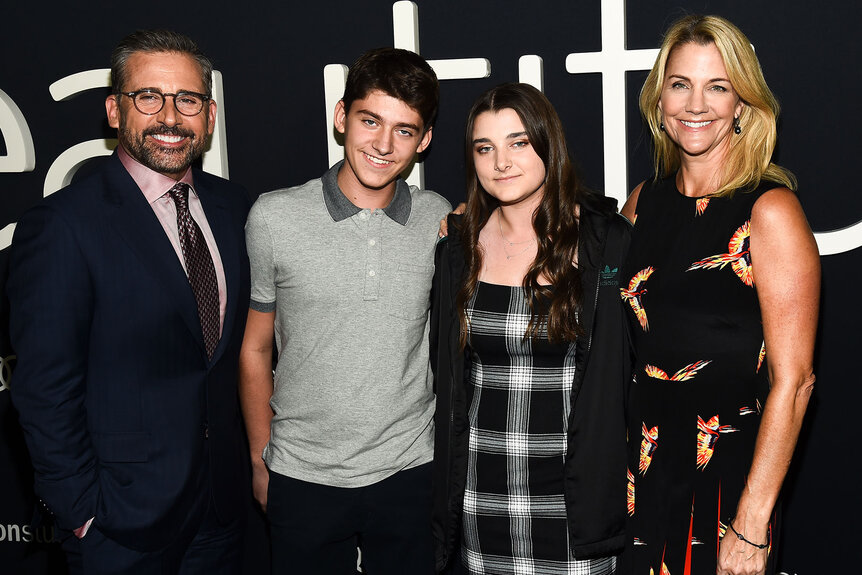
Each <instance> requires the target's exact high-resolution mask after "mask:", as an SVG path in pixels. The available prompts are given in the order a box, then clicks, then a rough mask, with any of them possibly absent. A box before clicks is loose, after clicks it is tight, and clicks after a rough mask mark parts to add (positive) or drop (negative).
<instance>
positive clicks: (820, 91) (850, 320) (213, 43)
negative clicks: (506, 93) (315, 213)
mask: <svg viewBox="0 0 862 575" xmlns="http://www.w3.org/2000/svg"><path fill="white" fill-rule="evenodd" d="M76 4H77V5H76V6H74V7H72V6H71V3H69V4H67V5H65V6H63V7H62V8H49V7H47V6H46V4H44V3H39V2H32V1H27V0H6V1H5V2H4V3H3V7H2V14H0V90H2V91H3V92H5V94H6V95H7V97H8V98H9V99H11V100H12V101H14V103H15V105H16V106H17V108H19V109H20V112H21V114H22V115H23V118H24V119H25V121H26V125H27V127H28V130H29V133H30V134H31V135H32V139H33V142H34V150H35V167H34V169H32V170H31V171H23V172H22V171H17V170H18V169H17V168H12V169H13V170H16V171H9V170H10V168H5V170H6V171H5V173H4V168H2V164H0V206H2V207H0V230H3V229H4V228H5V229H6V231H7V232H8V231H9V230H10V229H11V228H7V225H9V224H13V223H14V222H15V221H16V220H17V219H18V217H19V216H20V214H21V213H22V212H23V211H24V210H25V209H27V208H28V207H30V206H32V205H33V204H35V203H36V202H38V201H39V200H40V198H41V197H42V195H43V186H44V182H45V179H46V174H47V172H48V168H49V167H50V166H51V165H52V163H53V162H54V161H55V160H56V158H57V157H58V156H60V154H62V153H63V152H64V151H66V150H67V149H69V148H70V147H72V146H74V145H76V144H78V143H80V142H84V141H87V140H93V139H101V138H111V137H113V134H112V132H111V130H110V129H109V128H108V126H107V123H106V120H105V113H104V104H103V102H104V98H105V95H106V94H107V90H106V89H94V90H89V91H86V92H83V93H81V94H79V95H77V96H75V97H73V98H70V99H68V100H66V101H59V102H57V101H54V99H53V98H52V97H51V95H50V93H49V91H48V87H49V86H50V85H51V84H52V83H54V82H55V81H57V80H60V79H61V78H64V77H67V76H69V75H72V74H74V73H77V72H81V71H86V70H93V69H99V68H106V67H108V65H109V54H110V52H111V49H112V48H113V46H114V45H115V44H116V42H117V41H118V40H119V39H120V38H121V37H123V36H124V35H126V34H127V33H128V32H130V31H132V30H134V29H137V28H153V27H170V28H174V29H177V30H179V31H182V32H184V33H187V34H188V35H190V36H192V37H193V38H195V39H196V40H198V42H199V43H200V45H201V47H202V48H203V50H204V51H205V52H206V53H207V54H209V55H210V56H211V57H212V58H213V60H214V61H215V64H216V68H217V69H218V70H219V71H221V73H222V75H223V84H224V96H223V98H222V102H220V104H221V107H220V109H219V113H220V114H223V116H224V119H225V127H226V132H223V136H226V141H227V160H228V165H229V170H230V177H231V179H233V180H235V181H237V182H239V183H241V184H243V185H245V186H246V187H247V189H248V190H249V192H250V193H251V194H252V195H257V194H258V193H260V192H263V191H266V190H270V189H273V188H276V187H281V186H286V185H295V184H299V183H302V182H304V181H306V180H308V179H311V178H314V177H317V176H319V175H320V174H321V173H322V172H323V171H324V170H325V169H326V167H327V166H328V157H327V147H326V137H327V133H328V131H329V130H330V129H331V128H330V126H329V124H328V120H327V118H328V117H329V114H330V113H331V110H328V109H327V107H326V106H325V104H324V80H323V69H324V66H325V65H327V64H332V63H340V64H349V63H350V62H352V61H353V60H354V59H355V58H356V56H358V55H359V54H360V53H361V52H362V51H364V50H365V49H368V48H371V47H376V46H382V45H392V44H393V8H392V6H393V3H392V2H389V1H382V0H366V1H365V2H361V3H360V2H348V1H347V0H334V1H327V0H324V1H313V2H303V3H297V2H290V1H288V2H282V3H278V5H275V3H272V5H269V4H270V3H255V2H225V1H223V0H216V1H213V2H209V3H184V2H174V3H167V4H164V3H163V4H157V3H145V4H140V3H137V4H136V3H122V2H90V3H76ZM416 4H418V26H419V43H420V46H419V48H420V50H419V51H420V53H421V54H422V55H424V56H425V57H426V58H428V59H431V60H442V59H461V58H486V59H487V60H488V61H489V63H490V76H488V77H486V78H480V79H466V80H445V81H443V82H442V87H441V97H442V102H441V108H440V118H439V121H438V124H437V126H436V128H435V131H434V140H433V143H432V145H431V148H430V151H429V152H428V153H426V154H425V156H424V160H425V162H424V170H425V183H426V187H428V188H430V189H433V190H435V191H437V192H440V193H441V194H443V195H444V196H446V197H448V198H449V199H450V200H452V201H453V203H454V202H457V201H460V200H461V199H462V197H463V159H462V156H463V151H462V150H463V144H462V140H463V133H462V131H463V123H464V118H465V116H466V112H467V110H468V108H469V106H470V104H471V103H472V100H473V99H474V98H475V97H476V96H477V95H478V94H479V93H480V92H481V91H482V90H484V89H486V88H488V87H490V86H492V85H495V84H498V83H501V82H505V81H514V80H518V79H519V76H518V59H519V57H520V56H522V55H527V54H535V55H539V56H541V58H542V59H543V63H544V65H543V72H544V90H545V93H546V94H547V95H548V97H549V98H550V99H551V101H552V102H554V104H555V105H556V107H557V109H558V110H559V112H560V116H561V117H562V120H563V122H564V125H565V128H566V131H567V136H568V138H569V141H570V144H571V149H572V152H573V154H574V156H575V159H576V161H577V163H578V164H579V166H580V167H581V168H582V171H583V173H584V177H585V180H586V182H587V183H588V184H589V186H590V187H593V188H595V189H598V190H605V179H606V178H605V173H606V169H607V170H609V171H610V172H613V173H620V174H625V180H624V182H625V184H624V185H622V186H620V185H618V186H610V187H611V188H614V189H607V190H606V192H607V193H608V194H610V195H614V196H615V197H622V195H624V188H626V189H630V188H631V187H633V186H634V185H636V184H637V183H638V182H639V181H640V180H642V179H644V178H646V177H648V176H649V174H650V171H651V170H650V159H649V158H650V155H649V146H648V134H647V132H646V131H645V130H644V129H643V127H642V124H641V121H640V117H639V114H638V112H637V92H638V90H639V88H640V85H641V83H642V82H643V80H644V78H645V77H646V72H645V71H642V70H636V69H635V70H631V71H628V72H626V74H625V94H626V99H625V102H624V105H623V106H621V107H620V108H619V109H615V108H604V107H603V105H602V102H603V97H605V96H606V94H603V87H607V86H609V85H611V84H612V76H611V75H603V74H602V73H601V72H592V73H583V74H571V73H568V72H567V71H566V63H565V62H566V56H567V55H569V54H572V53H585V52H599V51H602V50H604V51H605V55H604V56H602V57H601V58H600V59H599V63H600V64H599V68H597V69H599V70H602V71H606V72H608V71H610V70H611V68H613V66H614V65H615V63H618V62H619V61H621V60H620V58H621V56H619V55H618V56H613V55H612V54H610V51H611V50H612V49H617V50H619V49H622V46H621V45H612V44H613V42H611V41H610V38H611V36H612V35H611V33H610V32H612V31H613V30H614V28H616V29H617V30H619V31H620V35H621V36H623V37H624V44H625V48H626V49H627V50H630V51H636V50H643V49H655V48H657V47H658V44H659V41H660V34H661V32H662V30H663V29H664V28H665V27H666V26H667V25H668V24H669V23H670V22H671V21H673V20H674V19H675V18H676V17H678V16H680V15H682V14H683V13H686V12H700V13H715V14H720V15H723V16H725V17H727V18H729V19H731V20H732V21H733V22H735V23H736V24H737V25H739V26H740V27H741V28H742V29H743V30H744V31H745V32H746V33H747V34H748V36H749V38H750V39H751V41H752V43H753V44H754V46H755V48H756V50H757V53H758V56H759V57H760V60H761V63H762V66H763V69H764V72H765V74H766V79H767V81H768V82H769V84H770V87H771V88H772V89H773V91H774V92H775V93H776V95H777V96H778V98H779V99H780V101H781V103H782V106H783V113H782V116H781V122H780V141H779V148H778V152H777V157H778V160H779V162H780V163H781V164H783V165H785V166H787V167H788V168H790V169H791V170H793V171H794V172H795V173H796V175H797V176H798V178H799V183H800V199H801V201H802V204H803V206H804V208H805V211H806V213H807V214H808V217H809V221H810V222H811V225H812V228H813V229H814V230H815V232H818V233H822V232H827V231H831V230H836V229H840V228H846V227H849V226H853V225H854V224H856V223H857V222H859V221H860V220H862V195H860V194H859V192H858V191H857V190H856V187H857V186H856V185H855V178H854V177H852V175H851V172H852V171H854V168H855V160H856V159H857V158H858V157H859V156H860V151H862V150H860V143H859V142H860V140H859V138H858V137H855V136H856V132H857V129H856V128H855V121H856V118H855V116H856V115H857V114H856V113H855V111H856V110H855V109H856V108H857V106H858V102H857V100H858V96H859V94H860V93H862V73H860V72H859V70H860V68H859V62H860V61H862V43H860V41H859V40H858V32H857V28H858V22H859V20H860V16H862V14H860V10H859V8H858V7H857V6H856V4H855V3H851V2H847V3H818V4H817V5H816V7H815V6H813V5H812V4H811V3H810V2H806V1H804V0H786V1H784V2H778V1H775V0H773V1H771V2H767V1H760V0H749V1H747V2H738V1H734V0H723V1H706V0H697V1H696V0H689V1H685V0H677V1H659V0H654V1H648V2H647V1H643V2H628V3H626V2H624V0H589V1H587V0H534V1H533V2H525V1H524V0H494V1H484V2H483V1H478V0H436V1H428V0H419V1H418V2H416ZM833 4H834V5H833ZM839 4H840V5H839ZM603 14H604V16H605V22H604V24H603V22H602V20H603ZM614 14H620V15H622V16H624V18H622V17H620V18H616V17H613V18H612V17H611V16H612V15H614ZM622 58H623V59H625V57H622ZM618 92H619V90H617V93H618ZM0 96H2V94H0ZM0 105H2V102H0ZM606 110H607V111H606ZM5 114H6V115H5V116H3V111H0V118H4V117H5V118H7V119H6V120H5V123H4V124H0V130H2V131H3V138H0V156H2V155H4V154H10V155H12V156H14V155H17V154H19V153H20V152H21V150H20V149H19V147H16V146H17V145H15V144H10V139H13V138H11V137H10V135H11V131H12V130H13V128H12V127H11V126H12V124H11V123H10V122H9V120H8V117H9V114H8V111H6V112H5ZM620 122H623V123H624V124H625V126H626V127H627V135H626V136H625V138H621V137H620V136H619V133H618V134H617V135H614V134H608V133H606V132H608V130H609V129H608V128H607V127H608V126H610V125H611V124H614V123H616V124H619V123H620ZM605 138H608V140H609V141H610V140H611V139H613V138H616V140H617V144H618V149H619V150H620V152H619V153H613V154H610V153H609V154H608V157H604V156H605V153H604V152H603V144H602V143H603V141H604V139H605ZM2 160H3V158H2V157H0V161H2ZM3 237H4V236H3V234H2V232H0V239H2V238H3ZM818 240H819V241H820V242H821V251H822V252H823V253H825V251H830V252H836V253H834V254H832V255H824V257H823V259H822V262H823V296H822V316H821V317H822V319H821V326H820V337H819V345H818V351H817V356H816V366H815V367H816V370H817V375H818V380H817V385H816V388H815V393H814V396H813V400H812V402H811V405H810V407H809V414H808V417H807V421H806V424H805V426H804V429H803V433H802V438H801V440H800V444H799V446H798V448H797V453H796V457H795V460H794V462H793V465H792V469H791V473H790V476H789V478H788V481H787V483H786V486H785V490H784V500H785V510H786V513H785V515H784V519H785V522H784V526H783V529H782V536H783V537H782V546H781V548H780V551H779V552H780V562H779V565H780V567H781V569H782V570H783V571H785V572H786V573H788V574H800V575H801V574H806V575H808V574H812V575H813V574H821V573H845V572H856V571H857V570H858V561H857V560H856V557H857V556H858V555H859V553H858V551H857V548H858V545H859V537H860V535H862V533H860V529H859V527H858V526H857V525H856V523H855V521H853V520H852V517H853V516H854V515H855V513H856V507H857V505H858V502H859V492H858V487H857V485H856V482H857V481H859V475H860V471H862V466H860V464H859V463H858V459H856V457H855V453H854V447H853V446H854V445H855V442H856V437H857V436H856V433H855V432H856V431H857V425H858V418H857V415H856V410H857V409H858V406H859V405H860V400H862V391H860V389H862V388H860V385H859V376H858V375H857V374H856V369H855V368H854V367H853V366H854V365H855V360H853V357H854V354H853V352H854V351H855V350H851V342H854V341H856V342H858V339H859V338H858V336H853V335H852V334H853V333H855V331H856V329H857V324H858V322H859V320H860V319H862V318H860V315H862V314H860V312H859V307H858V303H857V302H858V301H859V299H858V297H859V296H858V287H857V286H858V285H859V284H860V282H862V273H860V269H859V268H860V264H862V259H860V254H862V250H860V249H858V247H857V246H859V245H862V231H860V229H859V228H854V230H851V231H849V232H848V233H847V234H846V235H845V236H844V238H843V239H840V240H839V241H837V242H835V243H832V244H828V246H829V247H828V250H824V246H826V245H827V243H825V242H827V241H828V239H827V236H825V235H824V236H819V237H818ZM7 245H8V241H6V242H5V243H3V242H2V241H0V289H2V287H3V285H4V284H5V278H6V266H7V259H8V258H7V255H8V250H7V249H4V248H5V247H6V246H7ZM6 306H7V304H6V302H5V298H0V358H2V364H0V378H2V379H0V429H2V437H0V486H2V493H0V571H2V572H4V573H39V574H41V573H62V572H63V568H62V565H61V563H58V562H57V553H56V546H55V545H54V544H51V543H47V544H46V543H44V541H46V540H49V541H50V539H51V537H52V532H51V530H50V528H44V527H43V528H37V527H34V526H32V524H31V518H32V503H33V495H32V492H31V489H30V485H31V481H32V477H31V471H30V469H29V464H28V462H27V458H26V450H25V449H24V447H23V443H22V439H21V435H20V432H19V431H18V427H17V421H16V416H15V412H14V410H13V409H12V407H11V405H10V403H9V393H7V386H8V385H9V384H10V380H11V376H12V372H13V371H14V351H13V350H12V349H11V347H10V345H9V342H8V336H7V333H6V322H7V310H6ZM842 406H843V407H842ZM854 422H857V424H854ZM842 454H843V455H842ZM249 513H250V516H251V518H252V531H251V533H252V536H251V537H250V538H249V542H248V548H249V550H250V551H251V558H250V559H249V570H248V571H249V572H254V573H265V572H266V571H267V570H268V568H267V563H266V561H265V559H264V557H263V556H264V555H265V553H266V545H267V541H266V534H265V530H264V527H263V523H262V521H261V520H260V517H259V515H258V514H256V512H255V511H254V510H253V509H250V512H249Z"/></svg>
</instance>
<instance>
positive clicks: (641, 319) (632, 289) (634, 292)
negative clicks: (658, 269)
mask: <svg viewBox="0 0 862 575" xmlns="http://www.w3.org/2000/svg"><path fill="white" fill-rule="evenodd" d="M654 271H655V270H654V269H653V267H652V266H649V267H646V268H644V269H642V270H641V271H639V272H638V273H636V274H635V276H634V277H633V278H632V279H631V281H629V287H628V289H625V288H620V297H622V298H623V301H626V300H628V302H629V305H631V306H632V310H633V311H634V312H635V317H637V318H638V323H639V324H641V328H643V330H644V331H649V321H647V316H646V309H645V308H644V307H643V301H642V300H641V296H642V295H643V294H645V293H646V292H647V290H646V288H644V287H642V286H643V284H644V283H645V282H646V281H647V280H648V279H649V277H650V276H651V275H652V273H653V272H654Z"/></svg>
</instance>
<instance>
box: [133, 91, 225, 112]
mask: <svg viewBox="0 0 862 575" xmlns="http://www.w3.org/2000/svg"><path fill="white" fill-rule="evenodd" d="M117 95H118V96H127V97H129V98H131V99H132V102H133V103H134V104H135V108H136V109H137V110H138V112H140V113H141V114H146V115H148V116H152V115H153V114H158V113H159V112H161V111H162V108H164V107H165V99H166V98H167V97H168V96H171V97H172V98H173V99H174V106H176V108H177V112H179V113H180V114H182V115H183V116H197V115H198V114H200V113H201V110H203V109H204V104H205V103H206V102H207V101H209V99H210V97H209V96H204V95H203V94H198V93H197V92H185V91H183V92H177V93H176V94H162V93H161V92H159V91H158V90H151V89H148V88H145V89H143V90H137V91H135V92H117Z"/></svg>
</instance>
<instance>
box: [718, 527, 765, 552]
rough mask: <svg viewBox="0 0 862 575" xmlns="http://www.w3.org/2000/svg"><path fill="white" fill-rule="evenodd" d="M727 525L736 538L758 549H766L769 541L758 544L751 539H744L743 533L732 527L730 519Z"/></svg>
mask: <svg viewBox="0 0 862 575" xmlns="http://www.w3.org/2000/svg"><path fill="white" fill-rule="evenodd" d="M728 525H729V526H730V530H731V531H733V534H734V535H736V537H737V539H739V540H740V541H744V542H746V543H748V544H749V545H751V546H752V547H757V548H758V549H766V548H767V547H768V546H769V541H767V542H766V543H764V544H763V545H758V544H757V543H752V542H751V541H749V540H748V539H746V538H745V535H743V534H742V533H740V532H739V531H737V530H736V529H735V528H734V527H733V521H731V522H730V523H729V524H728Z"/></svg>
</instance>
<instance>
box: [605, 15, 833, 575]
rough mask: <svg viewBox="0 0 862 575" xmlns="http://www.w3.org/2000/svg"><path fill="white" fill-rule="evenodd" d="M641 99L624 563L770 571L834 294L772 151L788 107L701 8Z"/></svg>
mask: <svg viewBox="0 0 862 575" xmlns="http://www.w3.org/2000/svg"><path fill="white" fill-rule="evenodd" d="M640 106H641V112H642V114H643V115H644V117H645V119H646V121H647V123H648V124H649V127H650V130H651V132H652V136H653V143H654V148H655V170H656V173H655V177H654V178H652V179H650V180H647V181H645V182H643V183H642V184H640V185H639V186H638V187H637V188H636V189H635V190H634V192H633V193H632V195H631V196H630V198H629V200H628V202H627V203H626V205H625V207H624V209H623V214H624V215H626V217H628V218H629V219H630V220H631V221H633V222H635V227H634V231H633V237H632V244H631V249H630V251H629V255H628V258H627V262H626V265H625V266H624V268H623V287H622V289H621V290H620V293H621V297H622V299H623V301H624V302H625V303H626V307H627V313H628V314H629V319H630V323H631V326H632V333H633V341H634V346H635V351H636V355H637V363H636V366H635V383H633V385H632V389H631V395H630V412H629V445H630V456H629V469H628V512H629V521H628V523H627V533H626V537H627V553H626V555H625V561H624V563H625V564H626V566H625V570H624V572H627V573H634V574H637V575H651V574H652V573H655V574H658V573H671V574H673V575H677V574H683V573H686V574H688V573H690V574H693V575H713V574H715V573H718V574H719V575H724V574H732V575H755V574H760V573H766V572H772V570H773V569H774V565H773V564H774V557H775V546H776V536H777V532H776V509H777V506H776V502H777V500H778V495H779V491H780V489H781V484H782V482H783V480H784V476H785V474H786V472H787V468H788V465H789V463H790V459H791V456H792V455H793V450H794V447H795V444H796V440H797V436H798V434H799V429H800V426H801V423H802V418H803V415H804V413H805V410H806V406H807V404H808V399H809V397H810V395H811V391H812V388H813V384H814V374H813V353H814V340H815V332H816V326H817V314H818V299H819V289H820V264H819V257H818V254H817V248H816V245H815V242H814V238H813V235H812V233H811V230H810V229H809V227H808V224H807V222H806V219H805V216H804V214H803V213H802V209H801V207H800V205H799V201H798V200H797V198H796V195H795V193H794V189H795V180H794V178H793V176H792V174H790V173H789V172H788V171H787V170H785V169H783V168H781V167H779V166H777V165H775V164H774V163H772V161H771V158H772V152H773V149H774V147H775V140H776V116H777V113H778V105H777V103H776V101H775V98H774V97H773V95H772V93H771V92H770V91H769V88H768V87H767V85H766V82H765V81H764V79H763V75H762V73H761V70H760V66H759V64H758V61H757V58H756V56H755V54H754V51H753V49H752V47H751V44H750V42H749V40H748V39H747V38H746V37H745V35H743V33H742V32H741V31H740V30H739V29H738V28H736V27H735V26H734V25H733V24H731V23H730V22H728V21H727V20H725V19H723V18H720V17H715V16H687V17H684V18H682V19H681V20H679V21H677V22H676V23H675V24H673V25H672V26H671V27H670V29H669V30H668V32H667V34H666V35H665V38H664V41H663V43H662V47H661V50H660V52H659V55H658V58H657V60H656V63H655V66H654V67H653V69H652V71H651V72H650V74H649V76H648V78H647V80H646V83H645V84H644V87H643V90H642V92H641V98H640Z"/></svg>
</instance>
